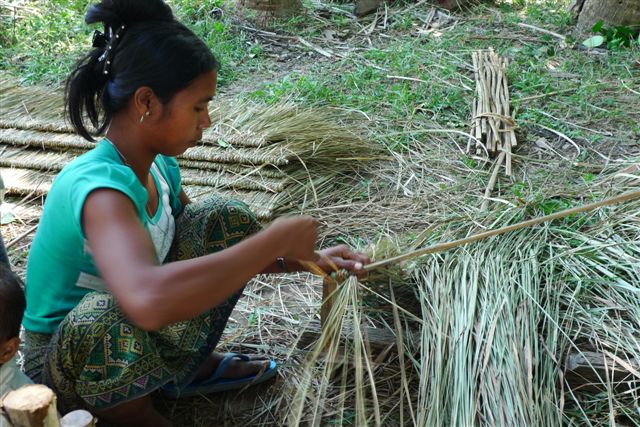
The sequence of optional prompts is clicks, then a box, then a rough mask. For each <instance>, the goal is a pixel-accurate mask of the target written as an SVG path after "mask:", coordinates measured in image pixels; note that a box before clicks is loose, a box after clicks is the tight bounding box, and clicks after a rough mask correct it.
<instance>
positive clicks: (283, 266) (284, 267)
mask: <svg viewBox="0 0 640 427" xmlns="http://www.w3.org/2000/svg"><path fill="white" fill-rule="evenodd" d="M276 261H278V266H279V267H280V270H282V272H283V273H288V272H289V269H288V268H287V264H285V262H284V258H283V257H281V256H279V257H278V258H276Z"/></svg>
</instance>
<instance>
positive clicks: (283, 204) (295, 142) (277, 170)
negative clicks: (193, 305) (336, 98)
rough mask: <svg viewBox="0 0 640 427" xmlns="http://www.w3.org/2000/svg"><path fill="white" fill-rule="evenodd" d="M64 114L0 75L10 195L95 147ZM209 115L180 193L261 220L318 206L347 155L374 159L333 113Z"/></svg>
mask: <svg viewBox="0 0 640 427" xmlns="http://www.w3.org/2000/svg"><path fill="white" fill-rule="evenodd" d="M63 110H64V109H63V94H62V92H61V91H60V90H52V89H49V88H45V87H34V86H30V87H22V86H20V85H18V84H17V82H16V81H15V80H13V79H10V78H0V173H2V176H3V178H4V181H5V185H6V187H7V194H9V195H27V194H42V195H46V193H47V192H48V191H49V188H50V186H51V183H52V182H53V178H54V177H55V175H56V174H57V173H58V172H59V171H60V170H61V169H62V168H63V167H64V166H65V165H66V164H67V163H69V162H70V161H71V160H73V159H74V158H75V157H77V156H78V155H80V154H82V153H84V152H86V151H87V150H90V149H91V148H93V147H94V143H92V142H89V141H86V140H84V139H83V138H82V137H80V136H78V135H76V134H75V133H74V132H73V129H72V128H71V127H70V125H69V124H67V123H65V121H64V113H63ZM211 117H212V121H213V123H214V125H213V126H212V127H211V128H209V129H207V130H206V131H205V134H204V135H203V138H202V142H201V143H200V144H199V145H198V146H196V147H193V148H191V149H189V150H188V151H187V152H185V153H184V154H183V155H181V156H179V157H178V162H179V164H180V166H181V169H182V179H183V185H184V188H185V192H187V194H189V195H190V196H191V197H193V198H194V199H196V200H197V199H198V198H199V197H204V196H206V195H207V194H211V193H216V194H223V195H229V196H230V197H234V198H238V199H240V200H243V201H244V202H246V203H247V204H249V205H250V206H251V208H252V209H253V210H254V211H255V212H256V214H257V215H258V217H259V218H261V219H262V220H268V219H270V218H272V217H273V216H275V215H280V214H283V213H288V212H292V211H296V210H299V208H300V205H301V203H308V201H309V200H313V197H310V192H313V193H314V197H315V202H316V203H319V201H318V198H317V192H318V190H319V189H318V185H324V187H325V189H326V190H328V191H331V186H332V182H331V180H330V179H328V178H329V177H328V176H323V175H324V174H328V173H330V174H331V175H336V176H354V172H355V170H356V169H357V166H354V164H353V162H350V161H348V158H349V157H354V158H357V159H358V162H357V163H358V165H362V164H363V162H364V163H366V162H367V159H371V160H373V159H375V158H376V156H378V155H379V152H377V151H376V150H377V148H375V147H376V146H375V145H374V144H371V143H367V142H366V141H364V140H363V139H361V138H360V137H359V136H358V135H356V134H355V133H353V132H352V131H351V130H349V129H348V128H347V127H344V126H342V125H340V124H338V123H337V121H339V116H338V115H336V114H335V112H327V111H324V112H321V111H313V112H311V111H309V110H300V109H299V108H298V107H296V106H294V105H292V104H281V105H276V106H268V107H266V106H258V105H255V104H246V103H245V104H235V105H219V106H217V107H216V109H215V110H214V111H211ZM336 138H338V139H340V142H341V143H335V141H336ZM332 143H333V145H331V147H330V148H331V149H326V148H327V145H329V144H332ZM323 147H324V148H325V149H322V148H323ZM311 182H313V184H310V183H311Z"/></svg>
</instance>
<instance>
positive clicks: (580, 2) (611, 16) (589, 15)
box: [570, 0, 640, 34]
mask: <svg viewBox="0 0 640 427" xmlns="http://www.w3.org/2000/svg"><path fill="white" fill-rule="evenodd" d="M570 8H571V9H570V10H572V11H573V12H574V13H577V15H578V25H577V27H578V31H579V32H580V33H583V34H588V33H591V28H593V26H594V25H595V23H596V22H598V21H599V20H602V21H604V25H605V27H611V26H618V25H620V26H625V27H630V28H632V29H635V30H638V29H640V0H574V1H572V2H571V6H570Z"/></svg>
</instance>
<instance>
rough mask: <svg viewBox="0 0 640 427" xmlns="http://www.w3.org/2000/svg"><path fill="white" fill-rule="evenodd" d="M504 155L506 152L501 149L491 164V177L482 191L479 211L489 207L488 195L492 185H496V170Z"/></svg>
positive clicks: (498, 168)
mask: <svg viewBox="0 0 640 427" xmlns="http://www.w3.org/2000/svg"><path fill="white" fill-rule="evenodd" d="M505 156H506V152H504V151H502V152H501V153H500V154H499V155H498V158H497V159H496V161H495V163H494V165H493V172H492V173H491V178H490V179H489V184H487V188H486V190H485V191H484V200H483V201H482V206H480V211H481V212H484V211H486V210H487V208H488V207H489V196H491V192H492V191H493V187H495V186H496V181H497V179H498V171H499V170H500V165H502V163H503V162H504V159H505Z"/></svg>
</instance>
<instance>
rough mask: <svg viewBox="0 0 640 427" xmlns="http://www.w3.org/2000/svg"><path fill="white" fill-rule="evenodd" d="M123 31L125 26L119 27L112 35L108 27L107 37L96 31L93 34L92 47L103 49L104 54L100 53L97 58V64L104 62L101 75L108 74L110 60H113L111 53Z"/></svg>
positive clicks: (111, 29) (110, 28) (111, 30)
mask: <svg viewBox="0 0 640 427" xmlns="http://www.w3.org/2000/svg"><path fill="white" fill-rule="evenodd" d="M124 29H125V26H124V25H121V26H120V27H119V28H118V29H117V30H116V31H115V34H114V31H113V28H112V27H108V30H109V35H108V36H107V35H106V34H105V33H101V32H100V31H98V30H96V31H94V33H93V47H97V48H99V49H104V52H102V55H100V57H99V58H98V62H104V66H103V67H102V73H103V74H105V75H106V74H109V65H111V60H112V59H113V51H114V50H115V48H116V46H117V42H118V41H119V39H120V37H122V33H123V32H124ZM106 30H107V29H106V28H105V32H106Z"/></svg>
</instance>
